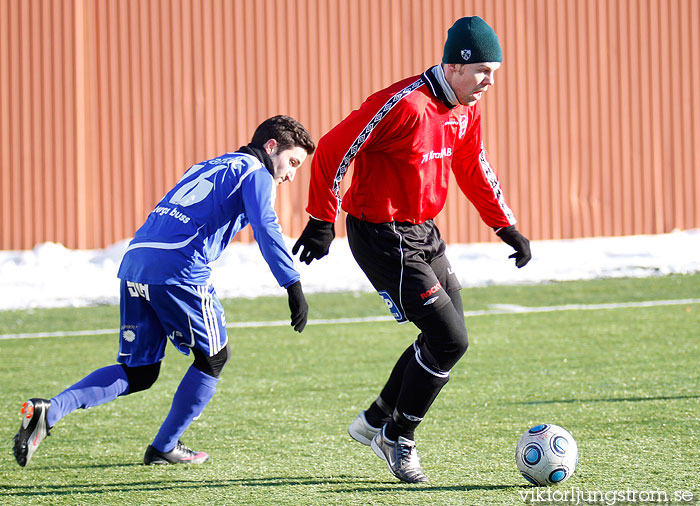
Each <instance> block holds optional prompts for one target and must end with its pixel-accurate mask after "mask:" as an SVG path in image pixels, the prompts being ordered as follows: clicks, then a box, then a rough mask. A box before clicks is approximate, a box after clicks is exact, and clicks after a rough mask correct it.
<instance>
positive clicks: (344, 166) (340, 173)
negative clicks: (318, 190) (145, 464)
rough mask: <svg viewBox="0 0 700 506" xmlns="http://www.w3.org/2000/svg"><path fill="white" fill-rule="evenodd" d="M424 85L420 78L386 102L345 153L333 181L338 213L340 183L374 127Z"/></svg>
mask: <svg viewBox="0 0 700 506" xmlns="http://www.w3.org/2000/svg"><path fill="white" fill-rule="evenodd" d="M423 84H425V83H424V81H423V79H421V78H418V79H417V80H416V81H415V82H413V83H411V84H409V85H408V86H406V87H405V88H404V89H403V90H401V91H399V92H398V93H395V94H394V95H393V96H392V97H391V98H390V99H389V100H388V101H387V102H386V104H384V105H383V106H382V108H381V109H379V111H377V113H376V114H375V115H374V117H373V118H372V119H371V120H370V122H369V123H367V126H365V128H364V129H363V130H362V132H360V135H358V136H357V138H356V139H355V141H354V142H353V143H352V144H351V145H350V149H348V151H347V153H345V156H344V157H343V160H342V161H341V162H340V165H339V166H338V170H337V171H336V173H335V179H333V194H334V195H335V198H336V199H338V213H340V203H341V201H342V199H341V197H340V183H341V182H342V181H343V177H345V174H346V172H347V171H348V167H349V166H350V162H351V161H352V159H353V158H354V157H355V155H356V154H357V152H358V151H359V150H360V148H361V147H362V145H363V144H364V143H365V141H366V140H367V138H368V137H369V134H371V133H372V130H374V127H376V126H377V125H378V124H379V122H380V121H381V120H382V119H383V118H384V116H386V115H387V114H388V113H389V111H391V110H392V109H393V108H394V106H395V105H396V104H398V103H399V102H400V101H401V99H403V98H404V97H406V96H407V95H409V94H410V93H412V92H413V91H415V90H417V89H418V88H420V87H421V86H423Z"/></svg>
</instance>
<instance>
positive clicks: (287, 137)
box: [250, 115, 316, 155]
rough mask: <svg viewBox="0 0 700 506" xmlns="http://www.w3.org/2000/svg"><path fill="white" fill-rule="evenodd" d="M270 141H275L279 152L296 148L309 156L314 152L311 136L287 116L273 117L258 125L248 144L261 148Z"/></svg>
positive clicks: (314, 146)
mask: <svg viewBox="0 0 700 506" xmlns="http://www.w3.org/2000/svg"><path fill="white" fill-rule="evenodd" d="M270 139H275V140H276V141H277V145H278V149H279V151H284V150H285V149H291V148H294V147H296V146H299V147H301V148H303V149H304V151H306V153H307V154H309V155H310V154H313V152H314V151H316V145H315V144H314V141H313V139H312V138H311V134H309V132H308V131H307V130H306V128H304V125H302V124H301V123H299V122H298V121H297V120H295V119H294V118H290V117H289V116H284V115H279V116H273V117H272V118H268V119H266V120H265V121H263V122H262V123H260V125H259V126H258V128H256V129H255V133H254V134H253V139H252V140H251V142H250V143H251V144H253V145H254V146H263V145H264V144H265V143H266V142H267V141H269V140H270Z"/></svg>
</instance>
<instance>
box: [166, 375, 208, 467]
mask: <svg viewBox="0 0 700 506" xmlns="http://www.w3.org/2000/svg"><path fill="white" fill-rule="evenodd" d="M218 382H219V379H218V378H215V377H214V376H209V375H208V374H206V373H203V372H202V371H200V370H199V369H197V368H195V367H194V366H190V368H189V369H188V370H187V372H186V373H185V375H184V376H183V378H182V381H180V386H179V387H177V392H175V396H174V397H173V404H172V406H171V407H170V413H168V416H167V417H166V418H165V421H164V422H163V425H161V426H160V430H159V431H158V434H157V435H156V438H155V439H154V440H153V445H152V446H153V447H154V448H155V449H156V450H158V451H159V452H163V453H165V452H169V451H171V450H172V449H173V448H175V446H176V445H177V441H178V439H180V436H182V434H183V433H184V432H185V431H186V430H187V427H189V426H190V424H191V423H192V422H193V421H194V419H195V418H197V417H198V416H199V415H201V414H202V411H204V408H205V407H206V405H207V403H208V402H209V401H210V400H211V398H212V397H214V393H215V392H216V384H217V383H218Z"/></svg>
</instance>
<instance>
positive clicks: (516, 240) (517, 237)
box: [496, 225, 532, 269]
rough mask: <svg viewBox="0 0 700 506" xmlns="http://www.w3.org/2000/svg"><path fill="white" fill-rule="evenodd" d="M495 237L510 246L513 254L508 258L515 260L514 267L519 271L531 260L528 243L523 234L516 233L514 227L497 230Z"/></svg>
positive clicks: (516, 230)
mask: <svg viewBox="0 0 700 506" xmlns="http://www.w3.org/2000/svg"><path fill="white" fill-rule="evenodd" d="M496 235H497V236H498V237H500V238H501V240H502V241H503V242H504V243H506V244H507V245H508V246H511V247H512V248H513V249H514V250H515V253H513V254H512V255H510V256H509V257H508V258H515V266H516V267H517V268H518V269H520V268H521V267H524V266H525V265H526V264H527V263H528V262H529V261H530V259H531V258H532V255H531V254H530V241H528V240H527V237H525V236H524V235H523V234H521V233H520V232H518V229H517V228H515V225H511V226H510V227H503V228H501V229H498V230H497V232H496Z"/></svg>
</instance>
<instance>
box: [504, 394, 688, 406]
mask: <svg viewBox="0 0 700 506" xmlns="http://www.w3.org/2000/svg"><path fill="white" fill-rule="evenodd" d="M683 399H700V395H698V394H695V395H658V396H650V397H608V398H599V399H545V400H541V401H529V402H522V401H517V402H509V403H508V404H525V405H526V406H532V405H535V404H578V403H584V402H644V401H677V400H683Z"/></svg>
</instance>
